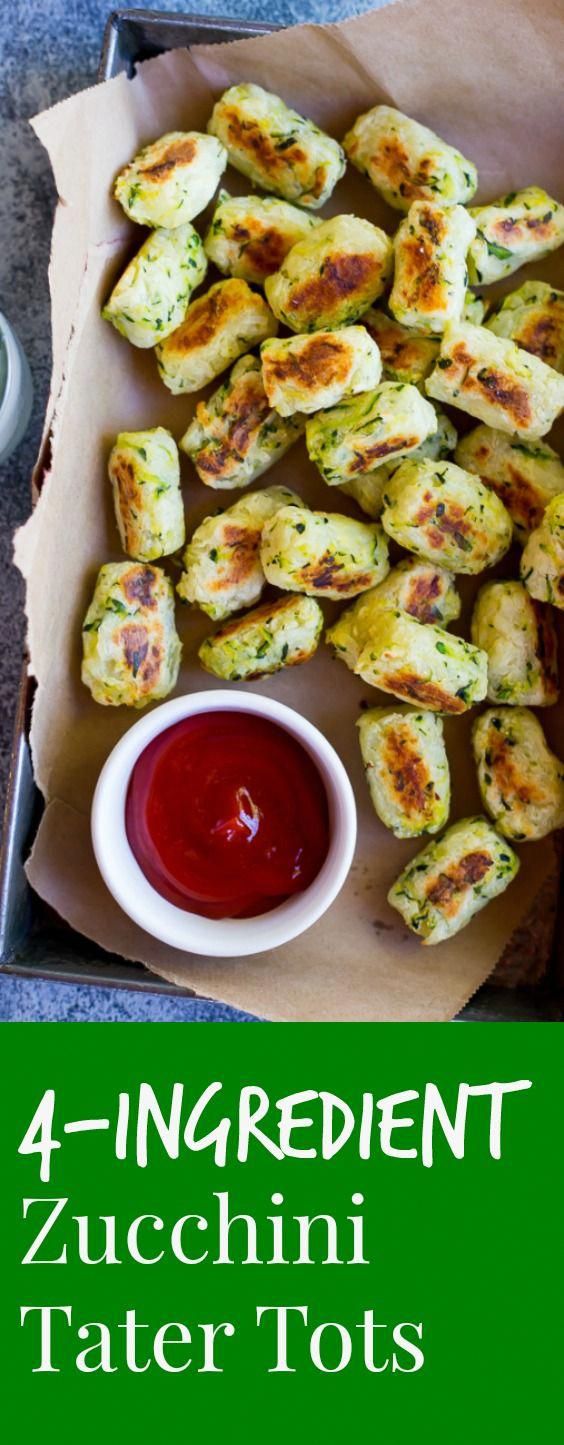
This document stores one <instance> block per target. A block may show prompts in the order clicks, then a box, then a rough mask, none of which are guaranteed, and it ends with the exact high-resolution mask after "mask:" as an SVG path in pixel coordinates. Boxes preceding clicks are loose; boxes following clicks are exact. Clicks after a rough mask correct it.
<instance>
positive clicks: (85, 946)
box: [0, 10, 562, 1022]
mask: <svg viewBox="0 0 564 1445" xmlns="http://www.w3.org/2000/svg"><path fill="white" fill-rule="evenodd" d="M278 28H279V27H277V26H274V25H268V24H264V23H261V22H259V21H251V20H249V21H245V20H236V19H228V18H223V17H214V18H212V17H209V16H204V15H165V14H161V13H160V12H159V11H154V10H115V11H113V12H112V14H110V16H109V18H108V21H107V24H106V28H105V32H104V40H103V46H102V54H101V60H100V68H99V78H100V80H108V79H110V78H111V77H112V76H114V75H118V74H120V73H125V74H127V75H129V76H132V75H134V73H135V67H136V65H137V64H138V62H139V61H141V60H147V59H148V58H149V57H151V56H153V55H160V54H162V53H163V51H166V50H171V49H174V48H177V47H179V46H188V47H189V46H190V45H197V44H201V43H204V42H205V43H207V44H216V43H219V42H221V41H225V40H239V39H242V38H244V37H247V36H250V35H261V34H264V33H266V32H268V31H272V30H276V29H278ZM32 689H33V684H32V683H30V681H29V679H28V677H27V670H26V668H25V666H24V671H23V674H22V681H21V685H20V692H19V700H18V707H17V713H16V719H15V729H14V741H13V747H12V755H11V765H10V775H9V784H8V793H7V800H6V809H5V816H4V829H3V838H2V851H1V855H0V967H1V968H2V969H3V971H5V972H7V973H17V974H20V975H22V976H25V977H35V978H46V979H49V980H51V981H53V980H58V981H61V982H67V983H83V984H101V985H104V986H106V987H114V988H133V989H138V990H141V991H146V992H152V993H166V994H178V995H181V996H187V997H190V996H191V995H192V990H191V989H180V988H178V987H176V986H174V985H171V984H169V983H166V982H165V981H164V980H161V979H159V978H157V977H156V976H155V975H154V974H152V973H150V972H149V971H148V970H147V969H145V968H144V967H143V966H142V965H137V964H131V963H127V962H125V960H124V959H122V958H120V957H119V956H118V955H114V954H108V953H104V952H103V951H102V950H101V949H99V948H98V947H97V946H96V945H95V944H93V943H91V942H90V940H89V939H86V938H83V937H82V936H81V935H79V934H77V933H74V932H73V931H72V929H70V928H69V927H68V926H67V925H66V924H65V923H64V922H62V921H61V919H59V918H58V917H57V916H56V915H55V914H54V913H53V912H52V910H50V909H49V908H47V907H46V906H45V905H44V904H43V903H42V901H41V899H39V898H38V897H37V895H36V894H34V893H33V891H32V890H31V889H30V887H29V885H28V883H27V879H26V876H25V873H24V862H25V858H26V856H27V854H28V852H29V848H30V846H31V843H32V840H33V836H34V832H35V829H36V827H37V823H38V819H39V817H40V814H41V807H42V803H41V798H40V795H39V792H38V790H37V788H36V787H35V783H34V781H33V774H32V769H31V759H30V752H29V744H28V723H29V714H30V707H31V697H32ZM561 932H562V929H561V928H558V929H557V933H558V934H560V933H561ZM555 980H556V971H555V969H554V970H552V971H551V973H550V974H549V976H548V977H547V979H546V980H545V981H543V984H542V985H540V986H538V987H536V988H530V989H516V990H509V989H504V988H499V987H493V986H490V985H487V984H486V985H484V987H483V988H481V989H480V990H479V992H478V993H477V994H476V995H475V997H474V998H473V999H472V1001H471V1003H470V1004H469V1005H468V1007H467V1008H466V1009H465V1010H464V1011H463V1013H462V1015H461V1017H462V1018H464V1019H466V1020H468V1021H478V1020H481V1021H491V1022H515V1021H518V1020H531V1021H532V1020H546V1021H548V1020H551V1019H558V1018H561V1017H562V995H561V991H560V989H559V988H558V987H557V985H556V981H555Z"/></svg>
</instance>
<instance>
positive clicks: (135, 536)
mask: <svg viewBox="0 0 564 1445" xmlns="http://www.w3.org/2000/svg"><path fill="white" fill-rule="evenodd" d="M108 475H109V478H110V482H111V484H112V492H113V498H114V508H115V514H116V522H117V525H118V530H119V535H120V539H121V545H122V547H123V550H124V552H126V553H127V555H128V557H133V558H135V560H136V561H137V562H154V561H155V560H156V558H157V557H167V556H169V554H170V553H171V552H177V551H178V548H179V547H183V546H184V542H185V540H186V529H185V526H184V508H183V505H182V493H181V491H180V463H179V460H178V448H177V446H176V442H175V440H174V437H172V436H171V434H170V432H169V431H166V430H165V428H164V427H162V426H158V427H154V428H152V429H151V430H150V431H133V432H120V433H119V436H118V437H117V438H116V441H115V443H114V446H113V447H112V450H111V452H110V457H109V461H108Z"/></svg>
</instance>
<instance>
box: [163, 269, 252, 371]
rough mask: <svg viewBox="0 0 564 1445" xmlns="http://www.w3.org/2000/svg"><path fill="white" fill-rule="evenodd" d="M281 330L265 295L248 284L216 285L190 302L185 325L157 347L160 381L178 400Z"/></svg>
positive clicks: (233, 281)
mask: <svg viewBox="0 0 564 1445" xmlns="http://www.w3.org/2000/svg"><path fill="white" fill-rule="evenodd" d="M277 330H278V323H277V321H276V319H275V317H274V316H273V315H272V312H271V311H270V310H269V308H268V306H267V305H266V302H265V301H264V299H263V297H262V296H260V295H259V293H258V291H251V288H250V286H249V285H248V284H247V282H246V281H237V280H229V281H218V282H217V283H216V285H215V286H210V289H209V291H206V293H205V295H204V296H200V297H199V298H198V300H197V301H192V302H191V304H190V306H189V307H188V310H187V312H186V316H185V318H184V321H183V322H182V323H181V325H180V326H178V327H177V329H176V331H173V332H172V335H171V336H168V337H167V339H166V341H163V342H161V343H160V344H159V345H158V346H157V347H156V348H155V351H156V357H157V365H158V368H159V373H160V376H161V379H162V381H164V384H165V386H167V387H168V390H169V391H171V392H172V393H173V395H174V396H178V395H180V394H181V393H183V392H191V391H199V390H200V388H201V387H203V386H206V385H207V383H208V381H213V380H214V378H215V377H216V376H219V375H220V373H221V372H222V371H225V368H226V367H227V366H231V363H232V362H233V361H237V359H238V357H239V356H242V355H243V354H244V352H245V351H250V349H251V347H252V346H255V345H256V344H257V343H258V342H259V341H264V340H265V339H266V337H267V336H275V335H276V332H277Z"/></svg>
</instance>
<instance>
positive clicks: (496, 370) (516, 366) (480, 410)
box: [425, 321, 564, 439]
mask: <svg viewBox="0 0 564 1445" xmlns="http://www.w3.org/2000/svg"><path fill="white" fill-rule="evenodd" d="M425 390H426V392H427V394H428V396H433V397H434V398H435V400H436V401H443V402H450V404H451V406H456V407H461V408H462V410H463V411H467V412H468V413H469V415H470V416H475V417H477V418H478V421H484V422H486V423H487V425H488V426H492V427H495V428H497V429H498V430H499V431H505V432H510V433H511V434H513V433H515V434H518V435H519V436H521V437H526V438H533V439H535V438H537V437H542V436H544V435H545V433H546V432H547V431H550V428H551V426H552V424H553V422H555V421H556V418H557V416H559V415H560V412H561V411H562V410H564V376H560V375H559V374H558V372H556V371H553V369H552V367H551V366H547V365H546V363H545V362H544V361H540V359H539V357H538V356H531V355H530V353H529V352H527V351H523V350H522V349H521V347H519V346H516V344H515V342H514V341H508V340H506V339H505V338H504V337H501V336H494V334H493V332H492V331H488V329H487V327H486V326H471V325H470V324H469V322H467V321H452V322H450V323H449V325H448V326H446V327H445V331H444V334H443V338H442V342H441V350H440V355H439V358H438V361H437V362H436V365H435V368H434V370H433V371H432V372H431V375H430V376H429V377H427V380H426V382H425Z"/></svg>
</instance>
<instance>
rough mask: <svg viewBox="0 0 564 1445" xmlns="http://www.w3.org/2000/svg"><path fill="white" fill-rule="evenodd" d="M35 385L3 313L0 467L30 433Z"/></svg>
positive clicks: (0, 331)
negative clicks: (26, 434)
mask: <svg viewBox="0 0 564 1445" xmlns="http://www.w3.org/2000/svg"><path fill="white" fill-rule="evenodd" d="M32 405H33V385H32V380H31V372H30V369H29V366H28V363H27V358H26V356H25V354H24V351H23V349H22V347H21V345H20V342H19V341H18V338H17V336H16V333H15V331H12V328H11V326H10V324H9V322H8V321H7V320H6V317H5V316H3V315H2V313H1V312H0V463H1V462H5V461H7V459H8V457H10V456H11V455H12V452H14V451H15V450H16V447H17V446H19V444H20V442H21V440H22V438H23V436H24V433H25V432H26V431H27V427H28V423H29V419H30V416H31V409H32Z"/></svg>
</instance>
